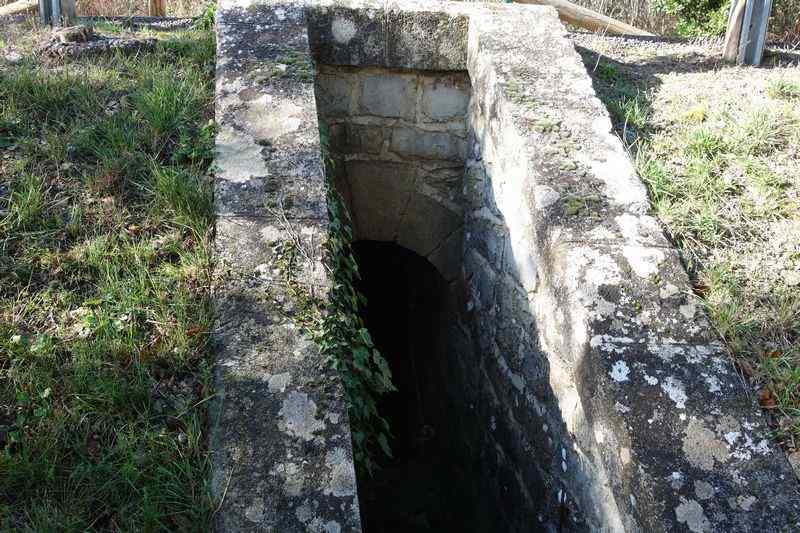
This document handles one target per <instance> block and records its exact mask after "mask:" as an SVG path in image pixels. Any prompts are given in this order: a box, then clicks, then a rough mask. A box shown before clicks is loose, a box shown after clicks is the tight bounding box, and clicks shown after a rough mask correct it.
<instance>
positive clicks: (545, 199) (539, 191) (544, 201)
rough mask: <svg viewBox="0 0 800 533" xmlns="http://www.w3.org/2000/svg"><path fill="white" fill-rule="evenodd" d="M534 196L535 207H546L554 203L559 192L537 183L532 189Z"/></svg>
mask: <svg viewBox="0 0 800 533" xmlns="http://www.w3.org/2000/svg"><path fill="white" fill-rule="evenodd" d="M533 194H534V198H536V209H546V208H548V207H550V206H551V205H553V204H554V203H556V202H557V201H558V199H559V198H560V196H559V194H558V193H557V192H556V191H555V190H554V189H552V188H550V187H546V186H544V185H538V186H537V187H536V188H535V189H534V192H533Z"/></svg>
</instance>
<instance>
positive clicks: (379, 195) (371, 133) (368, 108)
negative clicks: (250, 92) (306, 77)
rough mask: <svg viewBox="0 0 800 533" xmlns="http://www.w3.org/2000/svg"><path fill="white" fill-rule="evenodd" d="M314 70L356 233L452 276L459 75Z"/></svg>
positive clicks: (461, 148) (463, 104)
mask: <svg viewBox="0 0 800 533" xmlns="http://www.w3.org/2000/svg"><path fill="white" fill-rule="evenodd" d="M317 68H318V74H317V77H316V95H317V109H318V112H319V115H320V121H321V123H322V124H324V125H325V127H326V130H327V132H328V137H329V146H330V152H331V154H330V155H331V157H332V158H333V159H334V160H335V161H336V162H337V163H336V164H335V165H334V168H335V169H336V173H337V185H338V188H339V192H340V194H341V195H342V197H343V199H344V201H345V204H346V205H347V207H348V208H349V211H350V214H351V216H352V220H353V226H354V227H353V236H354V239H355V240H375V241H390V242H396V243H397V244H399V245H401V246H403V247H405V248H408V249H409V250H412V251H414V252H416V253H418V254H419V255H421V256H422V257H425V258H427V259H428V260H429V261H431V262H432V263H433V264H434V266H436V267H437V269H438V270H439V272H440V273H441V274H442V275H443V276H444V277H445V279H448V280H452V279H454V278H455V277H456V276H457V274H458V270H459V259H458V257H457V248H458V247H459V246H460V243H461V239H462V234H461V232H460V229H461V227H462V224H463V220H462V218H463V209H462V202H461V181H462V177H463V173H464V159H465V155H466V147H467V139H466V136H467V125H466V111H467V104H468V102H469V89H470V85H469V78H468V77H467V75H466V73H464V72H429V71H410V70H389V69H381V68H374V67H372V68H352V67H349V68H348V67H335V66H329V65H318V67H317ZM423 220H424V221H425V223H424V224H420V223H418V222H417V221H423Z"/></svg>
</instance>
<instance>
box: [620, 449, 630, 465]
mask: <svg viewBox="0 0 800 533" xmlns="http://www.w3.org/2000/svg"><path fill="white" fill-rule="evenodd" d="M619 460H620V461H621V462H622V464H623V465H626V464H628V463H630V462H631V449H630V448H626V447H624V446H623V447H622V448H620V449H619Z"/></svg>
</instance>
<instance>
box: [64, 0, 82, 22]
mask: <svg viewBox="0 0 800 533" xmlns="http://www.w3.org/2000/svg"><path fill="white" fill-rule="evenodd" d="M77 20H78V17H77V15H76V14H75V0H61V22H62V24H64V26H74V25H75V23H76V22H77Z"/></svg>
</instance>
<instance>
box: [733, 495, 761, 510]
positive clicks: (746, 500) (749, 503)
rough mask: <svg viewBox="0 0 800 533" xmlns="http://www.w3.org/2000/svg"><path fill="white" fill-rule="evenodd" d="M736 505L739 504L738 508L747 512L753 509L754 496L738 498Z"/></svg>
mask: <svg viewBox="0 0 800 533" xmlns="http://www.w3.org/2000/svg"><path fill="white" fill-rule="evenodd" d="M736 503H738V504H739V507H741V508H742V510H744V511H747V512H749V511H750V509H752V508H753V504H754V503H756V497H755V496H739V497H737V498H736Z"/></svg>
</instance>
